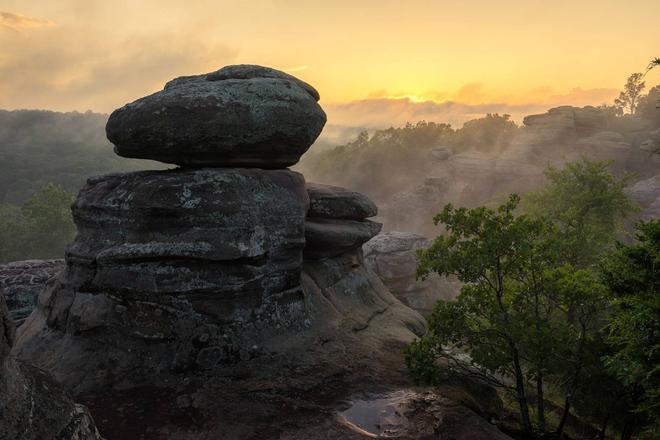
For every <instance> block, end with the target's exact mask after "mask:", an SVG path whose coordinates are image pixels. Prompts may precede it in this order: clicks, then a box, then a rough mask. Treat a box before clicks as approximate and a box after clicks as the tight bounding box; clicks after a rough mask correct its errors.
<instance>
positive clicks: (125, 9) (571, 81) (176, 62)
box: [0, 0, 660, 125]
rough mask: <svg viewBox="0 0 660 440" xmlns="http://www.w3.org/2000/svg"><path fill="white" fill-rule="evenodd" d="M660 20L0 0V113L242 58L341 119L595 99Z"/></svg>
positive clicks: (625, 12)
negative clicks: (292, 82)
mask: <svg viewBox="0 0 660 440" xmlns="http://www.w3.org/2000/svg"><path fill="white" fill-rule="evenodd" d="M658 17H660V1H658V0H628V1H619V0H616V1H614V0H609V1H608V0H571V1H568V0H552V1H547V0H543V1H540V0H525V1H506V0H500V1H485V0H470V1H451V2H450V1H441V0H435V1H431V0H407V1H389V0H350V1H348V0H328V1H316V0H270V1H266V0H242V1H229V0H215V1H194V0H188V1H172V0H140V1H133V0H131V1H127V0H113V1H107V0H104V1H97V0H57V1H53V0H0V47H1V48H2V50H1V51H0V108H46V109H53V110H60V111H65V110H79V111H84V110H87V109H91V110H94V111H101V112H108V111H111V110H112V109H114V108H116V107H117V106H120V105H123V104H124V103H126V102H128V101H132V100H133V99H136V98H138V97H140V96H143V95H145V94H147V93H150V92H153V91H156V90H159V89H160V88H162V86H163V84H164V82H165V81H167V80H169V79H171V78H173V77H176V76H179V75H187V74H194V73H201V72H206V71H210V70H214V69H216V68H219V67H221V66H223V65H226V64H235V63H255V64H263V65H268V66H273V67H277V68H280V69H283V70H287V71H289V72H291V73H293V74H294V75H296V76H299V77H301V78H302V79H305V80H306V81H308V82H310V83H311V84H313V85H314V86H315V87H316V88H317V89H318V90H319V91H320V93H321V96H322V103H323V105H324V106H325V107H326V108H328V109H329V114H330V115H331V118H330V122H334V123H344V122H350V121H351V120H354V118H355V117H366V120H368V121H370V119H369V118H375V119H377V120H381V121H382V120H387V118H388V117H389V118H390V120H392V123H394V124H397V123H398V122H399V120H407V119H415V118H417V119H422V117H419V116H420V115H421V116H424V115H426V117H425V119H433V117H432V116H429V115H428V113H429V112H430V113H431V114H444V113H446V114H451V113H452V111H454V112H457V111H459V110H460V111H463V112H465V113H470V112H475V113H480V112H482V110H484V109H491V107H492V108H493V109H495V110H496V111H498V110H499V109H502V111H508V112H509V113H516V112H518V111H520V112H522V113H524V112H528V111H532V110H531V109H537V108H542V107H544V106H545V107H548V106H552V105H559V104H577V105H586V104H600V103H603V102H610V101H611V100H612V98H613V96H614V95H615V94H616V90H617V89H619V88H620V87H621V86H622V85H623V83H624V82H625V79H626V77H627V76H628V74H629V73H631V72H634V71H641V70H643V68H644V67H645V66H646V64H647V63H648V61H649V60H650V59H651V58H652V57H656V56H660V26H659V25H658ZM653 73H654V74H655V77H651V78H649V80H650V83H651V82H652V83H660V74H659V73H658V72H653ZM649 76H652V75H649ZM393 98H400V99H393ZM365 100H366V101H365ZM429 100H430V101H432V102H430V103H425V102H424V101H429ZM448 102H458V103H461V104H464V105H463V106H462V107H460V108H458V107H456V106H454V107H453V108H452V107H451V106H449V107H448V106H447V104H448ZM379 103H380V104H379ZM381 104H382V105H381ZM493 106H495V107H493ZM347 109H348V110H347ZM374 109H375V110H376V111H378V109H382V115H380V114H379V116H377V117H376V116H373V115H371V116H369V115H365V114H363V113H364V112H365V111H374ZM438 109H440V110H438ZM340 110H341V111H340ZM388 112H389V113H388ZM434 112H436V113H434ZM437 112H439V113H437ZM333 115H335V116H333ZM381 116H382V117H381ZM383 118H385V119H383ZM450 119H451V118H450ZM459 119H460V118H459ZM344 120H345V121H344ZM376 125H377V124H376Z"/></svg>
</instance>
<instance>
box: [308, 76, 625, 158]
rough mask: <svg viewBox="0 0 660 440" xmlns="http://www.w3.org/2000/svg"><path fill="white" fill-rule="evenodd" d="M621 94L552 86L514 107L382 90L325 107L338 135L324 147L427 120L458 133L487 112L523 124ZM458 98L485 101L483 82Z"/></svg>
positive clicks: (326, 137)
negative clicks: (529, 117) (527, 119)
mask: <svg viewBox="0 0 660 440" xmlns="http://www.w3.org/2000/svg"><path fill="white" fill-rule="evenodd" d="M617 93H618V91H617V90H616V89H608V88H596V89H582V88H580V87H576V88H573V89H572V90H571V91H570V92H568V93H563V94H557V93H554V92H553V90H552V88H551V87H540V88H536V89H534V90H532V91H530V92H527V93H524V92H523V93H522V95H521V96H523V97H525V96H526V97H527V98H528V99H529V101H523V102H521V103H516V97H513V98H512V102H510V103H508V102H483V103H479V104H473V103H466V102H461V101H459V100H458V99H452V100H448V101H444V102H436V101H432V100H426V101H421V102H420V101H416V100H414V99H411V98H409V97H404V98H388V97H387V93H386V91H378V92H375V93H373V94H371V95H370V97H369V98H367V99H363V100H357V101H350V102H346V103H336V102H329V103H324V104H323V107H324V109H325V110H326V113H327V114H328V126H332V130H324V132H323V134H322V135H321V139H320V142H321V143H334V145H338V144H341V143H343V142H346V141H348V140H350V139H351V138H350V137H347V136H351V137H354V135H355V133H356V132H359V130H360V129H367V130H377V129H382V128H387V127H392V126H394V127H398V126H402V125H404V124H406V123H407V122H412V123H414V122H417V121H421V120H425V121H429V122H438V123H448V124H451V125H452V126H453V127H456V128H457V127H461V126H462V125H463V123H465V122H467V121H469V120H471V119H475V118H481V117H483V116H485V115H486V114H487V113H499V114H508V115H511V118H512V119H513V120H514V121H515V122H517V123H518V124H520V123H522V120H523V118H524V117H525V116H527V115H531V114H538V113H545V112H546V111H547V110H548V109H550V108H552V107H559V106H562V105H574V106H578V107H583V106H586V105H600V104H603V103H611V102H612V100H613V99H614V98H615V97H616V95H617ZM452 96H453V97H454V98H462V99H464V100H468V99H469V100H472V102H474V100H477V99H485V98H484V94H483V86H482V84H479V83H471V84H466V85H465V86H463V87H462V88H461V89H459V91H458V92H456V93H455V94H453V95H452ZM517 99H520V98H517ZM326 131H327V133H326Z"/></svg>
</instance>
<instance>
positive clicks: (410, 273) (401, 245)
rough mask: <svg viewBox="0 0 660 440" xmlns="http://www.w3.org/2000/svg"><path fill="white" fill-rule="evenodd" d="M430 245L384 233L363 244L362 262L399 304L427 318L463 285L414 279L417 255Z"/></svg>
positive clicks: (420, 239) (404, 235)
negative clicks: (437, 305) (399, 301)
mask: <svg viewBox="0 0 660 440" xmlns="http://www.w3.org/2000/svg"><path fill="white" fill-rule="evenodd" d="M430 245H431V242H430V241H429V240H428V239H427V238H426V237H424V236H422V235H418V234H414V233H412V232H383V233H381V234H378V235H377V236H375V237H374V238H372V239H371V240H369V241H368V242H367V243H365V244H364V246H363V247H362V248H363V251H364V260H365V263H366V265H367V267H369V268H370V269H371V270H373V271H374V272H375V273H376V274H377V275H378V276H379V277H380V278H381V279H382V280H383V283H384V284H385V285H386V286H387V288H388V289H390V291H391V292H392V293H393V294H394V296H396V297H397V298H398V299H399V300H401V302H403V303H404V304H406V305H407V306H408V307H410V308H412V309H414V310H417V311H418V312H420V313H422V314H424V315H427V314H429V313H430V312H431V311H432V310H433V306H434V305H435V303H436V302H437V301H438V300H439V299H445V300H448V299H453V298H455V297H456V295H458V293H459V291H460V289H461V286H462V284H461V283H460V282H459V281H457V280H454V279H448V278H444V277H442V278H441V277H439V276H437V275H431V276H429V277H428V278H427V279H426V280H418V279H416V273H417V251H418V250H420V249H426V248H427V247H429V246H430Z"/></svg>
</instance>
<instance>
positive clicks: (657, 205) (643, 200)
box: [627, 174, 660, 220]
mask: <svg viewBox="0 0 660 440" xmlns="http://www.w3.org/2000/svg"><path fill="white" fill-rule="evenodd" d="M627 192H628V195H629V196H630V198H631V199H633V200H634V201H635V202H637V203H638V204H639V205H640V208H641V212H640V213H639V217H640V218H641V219H643V220H650V219H658V218H660V174H657V175H655V176H653V177H651V178H649V179H645V180H640V181H639V182H637V183H635V184H634V185H632V186H630V187H629V188H627Z"/></svg>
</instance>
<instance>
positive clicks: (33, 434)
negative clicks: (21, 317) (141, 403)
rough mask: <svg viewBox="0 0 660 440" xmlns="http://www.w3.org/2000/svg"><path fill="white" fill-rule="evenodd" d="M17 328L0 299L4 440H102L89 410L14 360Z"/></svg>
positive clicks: (0, 406)
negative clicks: (12, 350) (12, 349)
mask: <svg viewBox="0 0 660 440" xmlns="http://www.w3.org/2000/svg"><path fill="white" fill-rule="evenodd" d="M13 343H14V324H13V321H12V319H11V317H10V316H9V311H8V309H7V305H6V303H5V299H4V297H3V296H2V295H0V439H2V440H101V436H100V435H99V433H98V430H97V429H96V426H95V425H94V420H92V417H91V416H90V414H89V411H88V410H87V408H85V407H84V406H82V405H78V404H75V403H73V402H72V401H71V399H70V398H69V396H68V395H67V394H66V392H65V391H64V390H63V389H62V387H61V386H60V385H58V384H57V383H55V382H54V381H53V380H52V379H51V378H50V377H49V376H48V375H47V374H46V373H45V372H43V371H40V370H38V369H36V368H33V367H31V366H29V365H27V364H25V363H23V362H21V361H18V360H16V359H14V357H13V356H12V355H11V354H10V353H9V351H10V349H11V346H12V345H13Z"/></svg>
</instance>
